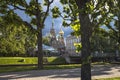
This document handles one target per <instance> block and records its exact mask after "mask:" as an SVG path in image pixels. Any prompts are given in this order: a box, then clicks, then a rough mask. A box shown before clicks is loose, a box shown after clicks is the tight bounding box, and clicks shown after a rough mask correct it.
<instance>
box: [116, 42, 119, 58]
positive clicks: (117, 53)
mask: <svg viewBox="0 0 120 80" xmlns="http://www.w3.org/2000/svg"><path fill="white" fill-rule="evenodd" d="M118 45H119V43H118V42H117V43H116V56H115V57H116V58H118V57H119V51H118Z"/></svg>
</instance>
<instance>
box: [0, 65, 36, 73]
mask: <svg viewBox="0 0 120 80" xmlns="http://www.w3.org/2000/svg"><path fill="white" fill-rule="evenodd" d="M35 69H37V67H36V66H6V67H0V73H4V72H17V71H28V70H35Z"/></svg>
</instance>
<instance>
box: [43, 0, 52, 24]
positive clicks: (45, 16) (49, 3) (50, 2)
mask: <svg viewBox="0 0 120 80" xmlns="http://www.w3.org/2000/svg"><path fill="white" fill-rule="evenodd" d="M47 1H48V5H47V10H46V12H45V15H44V18H43V21H42V23H44V22H45V19H46V18H47V14H48V12H49V9H50V5H51V4H52V3H53V1H54V0H52V1H49V0H47Z"/></svg>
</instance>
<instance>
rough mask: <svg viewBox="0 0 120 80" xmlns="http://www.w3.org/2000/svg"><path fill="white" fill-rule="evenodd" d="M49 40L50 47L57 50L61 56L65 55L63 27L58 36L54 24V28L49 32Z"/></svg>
mask: <svg viewBox="0 0 120 80" xmlns="http://www.w3.org/2000/svg"><path fill="white" fill-rule="evenodd" d="M49 34H50V35H49V39H50V46H52V47H53V48H55V49H57V50H58V52H59V53H60V54H64V53H65V42H64V31H63V30H62V27H61V29H60V31H59V34H58V36H57V34H56V31H55V29H54V25H53V23H52V27H51V29H50V32H49Z"/></svg>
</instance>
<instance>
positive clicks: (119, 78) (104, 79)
mask: <svg viewBox="0 0 120 80" xmlns="http://www.w3.org/2000/svg"><path fill="white" fill-rule="evenodd" d="M94 80H120V77H116V78H103V79H94Z"/></svg>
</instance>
